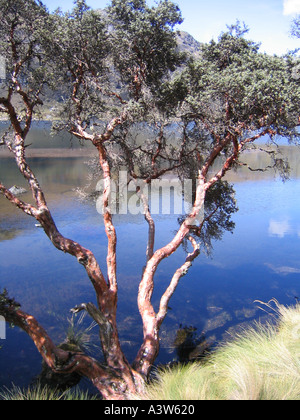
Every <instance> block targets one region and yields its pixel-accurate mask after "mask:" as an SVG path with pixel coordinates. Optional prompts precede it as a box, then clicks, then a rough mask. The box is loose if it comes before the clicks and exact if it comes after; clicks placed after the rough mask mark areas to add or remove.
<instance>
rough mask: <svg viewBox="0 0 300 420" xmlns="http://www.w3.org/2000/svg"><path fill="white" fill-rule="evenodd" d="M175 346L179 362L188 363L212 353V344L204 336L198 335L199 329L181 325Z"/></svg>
mask: <svg viewBox="0 0 300 420" xmlns="http://www.w3.org/2000/svg"><path fill="white" fill-rule="evenodd" d="M174 346H175V348H176V352H177V356H178V361H179V362H180V363H187V362H190V361H191V360H195V359H199V358H201V357H203V356H205V355H206V354H207V353H208V352H209V351H210V346H211V343H210V342H208V341H207V340H206V336H205V335H204V334H200V335H198V334H197V328H195V327H192V326H189V327H187V326H185V327H183V326H182V325H180V328H179V329H178V330H177V332H176V337H175V340H174Z"/></svg>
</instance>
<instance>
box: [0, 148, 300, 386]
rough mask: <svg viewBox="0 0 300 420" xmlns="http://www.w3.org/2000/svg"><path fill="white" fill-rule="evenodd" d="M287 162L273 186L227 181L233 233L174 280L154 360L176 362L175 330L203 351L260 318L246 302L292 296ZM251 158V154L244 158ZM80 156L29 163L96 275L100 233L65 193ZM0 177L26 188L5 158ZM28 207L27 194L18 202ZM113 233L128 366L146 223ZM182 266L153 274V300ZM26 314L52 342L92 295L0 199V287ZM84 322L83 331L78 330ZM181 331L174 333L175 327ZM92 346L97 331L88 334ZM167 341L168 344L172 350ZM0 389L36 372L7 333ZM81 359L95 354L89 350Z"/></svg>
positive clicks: (254, 179)
mask: <svg viewBox="0 0 300 420" xmlns="http://www.w3.org/2000/svg"><path fill="white" fill-rule="evenodd" d="M287 153H289V155H290V158H291V165H292V175H291V180H290V181H288V182H286V183H282V182H281V181H280V180H279V179H277V178H275V177H274V175H273V174H266V173H263V174H259V173H257V172H255V173H248V172H245V171H243V172H242V173H240V174H231V175H230V181H232V182H233V184H234V189H235V191H236V200H237V204H238V207H239V211H238V213H236V214H235V215H234V216H233V220H234V222H235V224H236V227H235V230H234V232H233V234H231V233H226V234H225V235H224V236H223V239H222V240H221V241H219V242H215V243H214V244H213V247H214V250H213V253H212V255H211V256H210V257H207V256H206V255H204V254H203V255H201V256H200V257H199V258H198V259H197V260H196V261H195V262H194V264H193V267H192V268H191V270H190V272H189V273H188V275H187V276H186V277H184V278H183V279H182V280H181V283H180V285H179V287H178V290H177V292H176V293H175V295H174V297H173V298H172V300H171V303H170V310H169V314H168V316H167V319H166V321H165V323H164V325H163V328H162V332H161V352H160V355H159V358H158V360H157V362H158V363H168V362H170V361H173V360H178V358H179V357H182V346H181V351H180V348H178V344H181V342H180V334H178V330H179V329H180V328H181V329H182V328H185V327H187V328H188V331H189V332H190V338H193V346H191V348H190V349H189V350H191V352H192V356H197V354H200V353H201V351H202V349H203V347H205V346H206V344H207V343H208V344H215V343H217V342H218V341H219V340H222V339H226V338H228V337H229V336H230V335H231V334H232V333H233V332H234V331H236V329H237V328H238V327H241V326H246V325H248V324H249V323H251V322H253V321H255V320H259V319H262V320H265V319H266V316H267V315H266V313H265V312H263V311H262V310H261V309H260V308H259V306H260V305H258V304H257V303H255V301H256V300H260V301H263V302H267V301H269V300H270V299H272V298H276V299H277V300H278V301H279V302H280V303H282V304H286V305H291V304H294V303H295V302H296V299H297V297H299V296H300V260H299V246H300V220H299V214H300V196H299V191H300V173H299V167H298V162H299V157H300V154H299V151H298V150H297V149H287ZM251 159H252V160H253V159H254V160H255V159H256V160H258V159H260V157H259V156H257V157H255V156H254V155H253V156H251ZM86 160H87V158H86V157H80V156H78V155H77V157H68V158H66V157H65V158H56V157H52V158H45V157H44V158H43V157H41V156H40V157H35V158H31V159H30V165H31V167H32V168H33V170H34V171H35V173H36V175H37V177H38V179H39V180H40V183H41V185H42V187H43V189H44V191H45V193H46V196H47V199H48V205H49V207H50V209H51V210H52V213H53V216H54V218H55V220H56V223H57V225H58V228H59V230H60V231H61V232H62V233H63V234H64V235H65V236H66V237H70V238H72V239H74V240H76V241H78V242H79V243H81V244H82V245H83V246H85V247H87V248H90V249H91V250H92V251H93V252H94V253H95V255H96V257H97V258H98V260H99V262H100V266H101V267H103V271H105V269H104V268H105V254H106V236H105V232H104V228H103V223H102V221H101V216H100V215H99V214H98V213H97V211H96V207H95V204H93V203H88V202H81V201H79V199H78V195H77V194H76V192H75V191H74V188H76V187H80V186H84V185H85V184H86V180H87V177H88V174H89V171H88V167H87V165H86V164H85V162H86ZM0 179H1V181H2V182H3V183H4V184H5V185H7V186H9V187H10V186H12V185H15V184H17V185H20V186H23V187H26V184H25V183H24V181H23V179H22V178H21V177H20V176H19V175H18V174H17V173H16V171H15V166H14V161H13V160H12V159H9V158H4V157H2V158H0ZM23 198H24V200H30V195H29V194H27V195H24V196H23ZM155 219H156V223H157V238H156V247H159V246H162V245H164V244H165V243H166V242H167V241H168V240H169V239H170V238H171V237H172V235H173V233H174V230H175V229H176V228H177V226H178V225H177V217H176V216H175V217H167V216H163V215H158V216H155ZM114 221H115V225H116V228H117V233H118V278H119V288H120V291H119V308H118V310H119V315H118V316H119V331H120V337H121V341H122V343H123V348H124V351H125V353H126V355H127V356H128V358H129V360H132V359H133V358H134V357H135V354H136V352H137V349H138V348H139V345H140V343H141V335H142V329H141V323H140V317H139V314H138V311H137V304H136V296H137V290H138V285H139V280H140V277H141V273H142V270H143V266H144V264H145V252H146V245H147V244H146V241H147V225H146V223H145V221H144V218H143V216H142V215H138V216H130V215H128V216H126V215H124V216H115V219H114ZM184 259H185V253H184V251H183V250H181V251H179V252H178V253H177V254H176V255H175V256H173V257H170V258H169V259H168V260H167V261H165V262H164V263H163V264H161V266H160V267H159V269H158V272H157V275H156V288H155V292H154V298H153V302H154V304H155V306H156V307H157V305H158V298H159V296H160V295H161V293H162V291H163V290H164V289H165V288H166V286H167V284H168V281H169V280H170V276H171V275H172V273H173V272H174V267H176V268H177V267H178V266H179V265H181V264H180V263H181V262H183V261H184ZM4 287H5V288H7V289H8V291H9V294H10V295H11V296H13V297H14V298H15V299H16V300H17V301H19V302H20V303H21V304H22V308H23V310H24V311H26V312H28V313H30V314H32V315H34V316H35V317H36V318H37V319H38V320H39V321H40V323H41V324H42V325H43V326H45V328H46V329H47V330H48V332H49V334H50V336H51V337H52V338H53V339H54V341H56V342H57V343H60V342H62V341H63V340H64V338H65V334H66V329H67V328H68V325H69V324H68V321H67V318H70V313H69V310H70V308H73V307H74V306H76V305H78V304H80V303H83V302H90V301H91V302H95V296H94V291H93V288H92V286H91V284H90V283H89V280H88V278H87V276H86V274H85V271H84V269H83V268H82V267H81V266H79V265H78V263H77V262H76V260H74V259H73V258H72V257H70V256H68V255H64V254H62V253H60V252H58V251H57V250H56V249H55V248H54V247H53V245H52V244H51V243H50V242H49V240H48V239H47V237H46V236H45V234H44V232H43V230H41V229H39V228H37V227H36V226H35V220H33V219H31V218H30V217H28V216H25V215H23V214H22V213H21V212H20V211H18V210H17V209H14V207H13V206H11V205H10V204H9V203H8V202H6V200H5V199H4V198H3V197H0V289H3V288H4ZM84 323H85V324H86V325H89V323H90V321H89V320H88V319H85V321H84ZM83 325H84V324H83ZM181 331H182V330H181ZM91 341H92V343H96V344H97V330H96V329H94V330H92V332H91ZM176 344H177V347H176ZM0 346H2V348H1V349H0V387H1V386H4V385H5V386H10V385H11V383H12V382H13V383H14V384H16V385H19V386H25V385H28V384H29V383H30V382H31V380H32V378H33V377H34V376H36V375H37V374H39V373H40V370H41V357H40V356H39V354H38V352H37V351H36V349H35V347H34V345H33V344H32V342H31V340H30V339H29V338H28V337H27V336H26V334H24V333H23V332H21V331H20V330H18V329H17V328H13V329H11V328H8V327H7V330H6V340H0ZM91 352H93V354H94V355H95V356H97V350H96V349H95V348H94V347H92V348H91Z"/></svg>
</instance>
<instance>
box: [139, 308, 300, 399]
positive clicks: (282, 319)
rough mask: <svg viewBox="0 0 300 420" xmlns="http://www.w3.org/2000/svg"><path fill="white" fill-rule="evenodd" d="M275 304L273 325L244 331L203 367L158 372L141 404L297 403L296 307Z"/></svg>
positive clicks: (299, 343) (299, 318)
mask: <svg viewBox="0 0 300 420" xmlns="http://www.w3.org/2000/svg"><path fill="white" fill-rule="evenodd" d="M275 303H276V312H277V313H278V315H279V319H278V322H277V323H276V325H271V324H268V325H262V324H257V325H256V327H255V328H251V329H248V330H245V331H244V332H243V334H241V335H238V336H237V337H236V338H235V339H234V340H232V341H231V342H229V343H226V344H223V345H221V346H220V347H219V348H218V349H217V350H216V351H215V352H214V353H212V354H211V356H209V357H208V359H207V360H206V361H205V362H204V363H201V364H200V363H193V364H187V365H178V366H176V367H174V368H164V369H162V370H160V371H158V372H157V378H156V380H155V381H154V382H152V383H151V384H150V385H149V386H148V387H147V390H146V394H145V395H143V396H142V397H141V399H146V400H176V401H180V400H300V304H297V305H296V306H293V307H285V306H282V305H279V304H278V303H277V302H275ZM269 306H270V305H269Z"/></svg>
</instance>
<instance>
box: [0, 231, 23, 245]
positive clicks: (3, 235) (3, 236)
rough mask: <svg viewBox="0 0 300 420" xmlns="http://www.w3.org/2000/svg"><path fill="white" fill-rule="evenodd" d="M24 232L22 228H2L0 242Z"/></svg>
mask: <svg viewBox="0 0 300 420" xmlns="http://www.w3.org/2000/svg"><path fill="white" fill-rule="evenodd" d="M21 233H22V230H21V229H9V230H7V229H1V228H0V242H3V241H10V240H11V239H14V238H16V237H17V236H19V235H20V234H21Z"/></svg>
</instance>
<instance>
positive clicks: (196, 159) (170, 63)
mask: <svg viewBox="0 0 300 420" xmlns="http://www.w3.org/2000/svg"><path fill="white" fill-rule="evenodd" d="M0 7H1V9H0V10H1V14H2V16H3V21H4V24H3V26H1V31H2V32H1V35H2V38H1V39H2V41H1V51H0V52H1V54H3V55H4V56H5V57H7V61H8V72H7V78H8V80H7V86H6V96H5V94H4V96H3V97H1V98H0V110H1V112H2V113H4V114H6V115H7V118H8V119H9V120H10V123H11V130H10V132H9V133H6V134H5V135H4V136H3V137H2V141H1V144H3V145H5V146H6V147H8V148H9V150H10V151H11V152H12V153H13V154H14V156H15V159H16V163H17V166H18V168H19V170H20V171H21V173H22V174H23V176H24V177H25V178H26V180H27V181H28V183H29V186H30V189H31V192H32V195H33V199H34V204H30V203H25V202H23V201H21V200H20V199H19V198H18V197H17V196H16V195H14V194H13V193H12V192H11V191H9V190H8V189H7V188H6V187H5V186H4V185H3V184H2V183H0V192H1V193H2V194H3V195H4V196H5V197H6V198H7V199H8V200H9V201H10V202H11V203H12V204H14V205H15V206H17V207H18V208H20V209H21V210H22V211H23V212H25V213H27V214H28V215H29V216H31V217H33V218H35V219H36V220H37V221H38V223H40V225H41V226H42V228H43V229H44V231H45V234H46V235H47V236H48V237H49V239H50V241H51V242H52V243H53V245H54V246H55V247H56V248H57V249H58V250H60V251H62V252H65V253H68V254H70V255H72V256H74V257H75V258H76V259H77V261H78V262H79V264H81V265H82V266H83V267H84V268H85V270H86V273H87V276H88V277H89V279H90V281H91V283H92V284H93V286H94V289H95V294H96V300H97V306H95V305H94V304H91V303H83V304H79V305H78V306H77V307H76V308H74V309H73V312H80V311H83V310H85V311H87V312H88V313H89V315H90V316H91V317H92V318H93V319H94V320H95V321H96V322H97V323H98V325H99V333H100V341H101V345H102V350H103V355H104V358H105V365H103V364H100V362H98V361H96V360H94V359H92V358H91V357H90V356H88V355H86V354H83V353H82V352H76V351H66V350H63V349H62V348H60V347H58V346H56V345H55V344H54V343H53V342H52V340H51V339H50V337H49V336H48V334H47V333H46V331H45V330H44V329H43V328H42V327H41V326H40V325H39V323H38V322H37V320H36V319H35V318H34V317H33V316H31V315H29V314H26V313H24V312H23V311H22V310H21V308H20V305H19V304H18V303H17V302H15V301H14V299H11V298H10V297H9V295H8V293H7V292H6V291H4V292H3V293H2V294H1V297H0V314H1V315H3V316H5V318H6V320H7V321H8V322H11V323H13V324H15V325H17V326H19V327H20V328H22V329H23V330H25V331H26V332H27V333H28V334H29V335H30V336H31V338H32V339H33V341H34V343H35V345H36V347H37V348H38V350H39V352H40V353H41V355H42V357H43V359H44V361H45V362H46V364H47V365H48V366H49V367H50V368H51V369H52V370H53V371H54V372H56V373H59V374H61V375H63V374H70V373H73V372H74V373H78V374H80V375H82V376H86V377H87V378H89V379H90V380H91V381H92V382H93V384H94V385H95V386H96V387H97V388H98V390H99V392H100V393H101V394H102V395H103V397H104V398H109V399H124V398H130V395H132V394H133V393H136V392H138V391H142V389H143V386H144V383H145V380H146V379H147V378H148V376H149V374H150V371H151V367H152V366H153V363H154V361H155V359H156V357H157V355H158V352H159V331H160V327H161V325H162V323H163V321H164V319H165V317H166V315H167V311H168V304H169V302H170V299H171V297H172V295H173V294H174V292H175V290H176V288H177V286H178V284H179V281H180V279H181V278H182V277H183V276H184V275H185V274H186V273H187V272H188V270H189V269H190V267H191V265H192V263H193V261H194V260H195V258H196V257H197V256H198V255H199V254H200V246H201V245H207V246H209V245H210V239H211V238H212V237H215V238H219V237H221V235H222V232H223V231H224V230H229V231H230V230H232V228H233V225H232V223H231V221H230V215H231V214H232V213H233V212H234V211H236V206H235V203H234V201H233V199H232V188H231V186H229V185H228V184H226V183H223V182H222V178H223V177H224V175H225V174H226V173H227V171H229V170H230V169H232V168H234V167H236V166H237V165H238V164H241V161H240V155H241V153H242V152H243V151H244V150H245V149H246V148H247V147H248V146H249V145H250V144H252V143H254V142H255V141H256V140H257V139H259V138H261V137H263V136H265V135H269V136H270V138H271V141H275V137H274V136H276V135H280V136H286V137H288V138H289V139H290V140H291V141H297V140H298V132H297V126H298V125H299V109H300V107H299V105H300V91H299V83H298V81H296V80H295V79H294V78H292V75H291V68H290V66H289V63H288V61H287V60H285V59H282V58H278V57H269V56H266V55H263V54H260V53H259V52H258V46H256V45H255V44H253V43H252V42H249V41H247V40H245V39H244V38H243V35H244V32H245V31H244V30H242V29H240V30H239V28H237V32H236V33H234V30H235V28H234V27H231V28H230V31H229V32H228V33H224V34H222V36H221V37H220V39H219V41H218V42H217V43H215V42H212V43H210V44H208V45H204V46H203V48H202V52H201V58H200V59H199V60H198V61H194V60H191V61H189V62H185V57H184V56H183V55H182V54H180V53H179V51H178V49H177V43H176V33H175V31H174V28H175V26H176V25H177V24H179V23H180V22H181V21H182V18H181V14H180V11H179V9H178V7H177V6H175V5H174V4H173V3H172V2H171V1H168V0H163V1H161V2H160V3H159V4H158V5H157V6H156V7H152V8H150V7H149V6H147V4H146V2H145V1H144V0H135V1H120V0H113V1H112V2H111V5H110V7H108V9H107V10H106V11H105V12H99V11H91V10H89V9H88V8H87V6H86V4H85V2H84V1H81V0H80V1H77V3H76V6H75V8H74V10H73V11H72V12H71V13H67V14H62V13H60V12H57V13H55V14H53V15H49V14H48V13H47V12H46V10H45V8H44V7H43V6H42V5H41V3H40V2H35V1H33V0H31V1H26V2H25V1H23V0H18V1H17V2H16V1H6V2H2V1H1V2H0ZM25 12H26V13H25ZM54 81H56V82H57V85H58V86H60V88H61V89H62V95H63V97H64V103H63V108H62V109H61V110H60V114H61V121H60V123H59V124H57V127H56V128H57V129H60V128H64V129H67V130H68V131H69V132H70V133H72V134H73V135H74V136H75V137H77V138H78V139H80V141H82V142H91V143H92V144H93V145H94V147H95V151H96V153H97V156H98V160H99V166H100V169H101V171H102V176H103V186H104V190H103V194H102V202H103V220H104V225H105V231H106V235H107V244H108V245H107V278H106V277H105V276H104V274H103V271H102V270H101V268H100V266H99V264H98V262H97V260H96V258H95V256H94V254H93V253H92V251H91V250H88V249H85V248H84V247H82V246H81V245H80V244H78V243H76V242H74V241H73V240H71V239H68V238H65V237H64V236H63V235H62V234H61V233H60V232H59V231H58V229H57V227H56V225H55V221H54V219H53V217H52V214H51V212H50V210H49V208H48V206H47V202H46V199H45V196H44V193H43V191H42V189H41V187H40V185H39V183H38V181H37V179H36V177H35V175H34V173H33V171H32V170H31V168H30V167H29V165H28V164H27V160H26V137H27V134H28V132H29V130H30V127H31V123H32V117H33V115H34V112H37V110H38V107H40V106H42V102H41V94H42V91H43V88H45V87H47V89H49V87H52V88H54V87H55V84H54ZM57 85H56V87H55V89H58V87H57ZM24 109H25V113H24V111H23V110H24ZM174 124H175V127H176V129H175V131H176V135H174ZM141 128H144V129H145V128H146V131H145V138H144V140H143V142H142V143H141V142H139V141H138V139H137V136H136V133H137V131H140V130H141ZM146 134H147V136H146ZM268 153H270V156H271V157H272V158H273V165H274V167H276V168H277V169H279V170H280V171H281V173H285V171H286V169H287V166H286V165H285V162H283V161H282V159H280V158H279V157H278V156H277V155H276V153H275V152H273V151H268ZM124 164H126V165H127V167H128V182H129V181H132V182H134V183H135V185H136V193H137V195H138V196H139V198H140V200H141V202H142V203H143V206H144V213H145V219H146V221H147V223H148V226H149V234H148V247H147V251H146V265H145V267H144V270H143V273H142V276H141V281H140V285H139V291H138V296H137V300H138V307H139V312H140V315H141V319H142V323H143V342H142V344H141V347H140V349H139V351H138V354H137V356H136V358H135V360H134V362H133V364H132V365H130V363H129V362H128V360H127V359H126V356H125V355H124V353H123V351H122V348H121V344H120V341H119V336H118V327H117V320H116V314H117V299H118V279H117V270H116V264H117V255H116V244H117V232H116V229H115V226H114V224H113V214H112V212H111V209H110V207H109V199H110V195H111V194H110V193H111V189H112V168H114V169H117V167H118V165H120V166H122V165H124ZM170 172H172V173H173V172H177V174H178V175H179V176H180V177H185V176H187V174H188V175H193V176H194V177H195V179H196V181H197V183H196V187H195V189H194V191H193V206H192V209H191V211H190V212H189V214H187V215H185V216H183V217H182V218H180V219H179V228H178V231H177V232H176V234H175V235H174V237H173V239H172V240H171V241H170V242H169V243H167V244H166V245H165V246H163V247H162V248H160V249H155V227H156V226H155V221H154V218H153V216H152V214H151V206H150V205H149V202H148V199H147V195H146V194H145V188H147V186H148V185H149V184H150V183H151V182H152V181H153V180H157V179H159V178H160V177H161V176H162V175H164V174H166V173H170ZM205 203H206V204H207V206H206V208H205V211H204V214H203V213H202V210H203V208H204V205H205ZM200 216H201V217H200ZM216 222H217V223H219V228H218V229H215V228H214V227H215V226H216ZM181 245H185V246H189V247H190V250H189V251H188V253H187V257H186V260H185V261H183V262H182V265H181V266H179V267H178V269H177V270H176V271H175V272H174V273H173V275H172V277H171V279H170V283H169V285H168V287H167V288H166V290H165V291H164V293H163V294H162V296H161V300H160V306H159V309H158V311H155V309H154V307H153V305H152V295H153V291H154V287H155V274H156V271H157V268H158V266H159V265H160V263H161V262H162V261H163V260H164V259H166V258H168V257H169V256H170V255H172V254H174V253H175V252H176V251H177V250H178V249H179V247H180V246H181Z"/></svg>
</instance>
